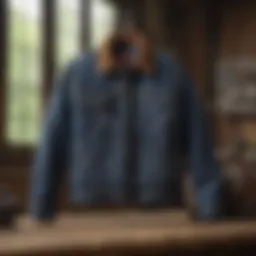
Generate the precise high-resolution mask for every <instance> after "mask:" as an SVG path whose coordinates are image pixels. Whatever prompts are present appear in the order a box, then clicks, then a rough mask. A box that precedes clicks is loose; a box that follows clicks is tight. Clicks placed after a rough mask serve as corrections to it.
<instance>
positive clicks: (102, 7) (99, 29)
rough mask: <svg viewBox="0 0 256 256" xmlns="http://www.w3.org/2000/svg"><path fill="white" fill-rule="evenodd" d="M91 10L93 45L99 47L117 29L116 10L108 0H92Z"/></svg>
mask: <svg viewBox="0 0 256 256" xmlns="http://www.w3.org/2000/svg"><path fill="white" fill-rule="evenodd" d="M91 8H92V9H91V17H92V27H91V44H92V47H97V46H98V45H99V44H100V42H101V41H102V39H104V38H105V37H107V35H109V34H110V33H111V32H112V30H113V28H114V27H115V22H116V9H115V8H114V5H112V4H110V1H106V0H92V4H91Z"/></svg>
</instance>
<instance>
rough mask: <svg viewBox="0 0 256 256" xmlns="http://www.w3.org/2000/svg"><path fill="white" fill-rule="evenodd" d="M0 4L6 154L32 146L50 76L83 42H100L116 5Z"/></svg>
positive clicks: (63, 0)
mask: <svg viewBox="0 0 256 256" xmlns="http://www.w3.org/2000/svg"><path fill="white" fill-rule="evenodd" d="M1 5H3V6H4V8H6V9H5V11H3V13H6V11H7V13H8V14H7V15H6V16H4V17H3V16H2V17H1V18H0V22H1V23H2V24H3V26H4V28H2V29H0V33H2V34H0V46H3V48H4V49H1V50H2V51H3V52H6V54H5V60H4V61H1V62H0V65H1V67H0V68H1V71H2V72H4V74H5V79H2V80H4V82H3V83H4V86H3V87H1V88H2V89H0V90H2V91H0V96H1V93H4V104H5V108H4V114H1V115H0V133H2V134H0V142H1V144H3V146H1V145H0V146H1V147H4V148H5V149H7V150H9V149H10V151H8V152H9V153H8V154H9V155H10V152H11V153H13V152H14V151H17V150H19V151H20V150H21V151H22V150H23V151H24V150H25V149H26V150H30V149H33V147H34V145H35V144H36V143H37V139H38V136H39V131H40V120H41V117H42V114H41V113H42V112H43V107H42V106H43V103H44V99H45V98H44V95H45V92H47V95H48V93H49V91H50V90H51V88H50V86H51V84H52V82H53V77H55V76H57V75H58V73H60V72H61V71H62V70H63V69H64V67H65V66H67V64H68V63H69V62H70V61H71V60H72V59H74V58H75V57H76V56H77V55H79V53H81V52H82V51H83V50H84V48H85V50H86V49H88V48H90V47H91V48H94V47H96V46H98V45H99V42H100V41H101V39H102V38H103V37H105V36H107V34H109V33H110V32H111V29H112V28H113V26H114V23H115V18H116V11H115V8H114V6H113V5H111V4H110V1H106V0H72V1H67V0H2V1H1ZM0 25H1V24H0ZM82 41H83V42H82ZM5 42H6V43H5ZM84 46H85V47H84ZM46 87H47V88H46ZM1 97H2V96H1ZM2 118H3V120H1V119H2ZM1 126H3V127H1ZM1 131H2V132H1ZM5 149H4V150H3V151H5ZM0 161H1V157H0Z"/></svg>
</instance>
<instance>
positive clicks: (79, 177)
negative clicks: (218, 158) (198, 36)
mask: <svg viewBox="0 0 256 256" xmlns="http://www.w3.org/2000/svg"><path fill="white" fill-rule="evenodd" d="M155 64H156V65H155V66H156V69H155V72H154V73H153V74H152V75H145V74H139V75H137V76H135V78H133V79H128V78H129V76H127V75H125V74H117V73H113V74H112V75H104V74H100V73H98V72H97V69H96V68H95V56H94V54H93V53H88V54H86V55H85V56H82V57H81V58H79V59H78V60H76V61H75V62H73V63H72V64H71V65H70V67H69V68H68V69H67V71H66V72H65V73H64V75H63V76H62V77H61V80H60V81H59V82H58V85H57V86H55V87H54V92H53V95H52V98H51V103H50V106H49V110H48V113H47V115H46V120H45V122H44V128H43V132H42V138H41V140H40V143H39V147H38V150H37V153H36V161H35V168H34V170H33V176H32V190H31V198H30V213H31V214H32V215H33V216H34V217H36V218H39V219H49V218H52V217H53V216H54V214H55V212H56V209H55V208H56V203H57V192H58V189H59V185H60V182H61V179H62V177H63V175H64V173H65V171H66V170H69V172H68V181H69V184H68V186H69V197H70V200H71V202H72V203H74V204H78V205H85V206H91V205H96V204H101V203H102V204H120V203H125V202H128V201H129V202H130V201H132V202H133V203H135V204H138V205H141V206H144V205H145V206H151V205H152V206H161V205H165V206H171V205H173V203H174V202H175V201H176V200H177V197H178V194H179V193H180V190H181V186H180V184H181V179H182V166H184V164H183V163H182V156H186V159H187V161H186V162H187V166H188V171H189V172H190V174H191V176H192V179H193V183H194V187H195V201H196V212H197V215H198V218H199V219H201V220H210V219H216V218H218V217H219V216H220V211H221V209H220V184H221V182H220V173H219V170H218V168H217V166H216V163H215V161H214V159H213V155H212V146H211V142H210V136H209V134H208V131H207V128H206V121H205V115H204V113H203V109H202V106H201V105H200V102H199V100H198V97H197V95H196V94H195V91H194V88H193V85H192V83H191V81H190V79H189V78H188V76H187V75H186V74H185V73H184V72H183V71H182V69H181V68H180V67H179V65H178V64H177V63H176V62H175V61H174V60H173V59H172V58H171V57H170V56H169V55H168V54H166V53H157V54H155ZM129 88H135V89H136V91H135V94H134V95H135V96H136V97H133V100H132V101H131V100H129V97H127V92H128V89H129ZM134 106H136V108H135V107H134ZM131 113H132V114H131ZM131 116H132V118H130V117H131ZM132 119H133V121H132V123H133V128H134V134H136V148H135V147H134V148H132V147H130V145H133V140H132V139H131V137H129V136H128V128H127V127H128V126H129V125H130V123H129V122H130V121H131V120H132ZM128 148H132V149H131V151H132V152H133V154H130V153H129V152H128V151H129V150H128ZM135 152H136V153H135ZM128 154H130V155H133V157H134V159H132V158H130V159H129V160H127V155H128ZM135 158H136V161H135ZM133 161H134V163H133V164H130V163H131V162H133ZM129 189H130V190H132V191H133V190H134V191H133V192H134V193H133V196H132V197H129V196H127V195H128V194H129V193H128V190H129Z"/></svg>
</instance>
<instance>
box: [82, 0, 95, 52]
mask: <svg viewBox="0 0 256 256" xmlns="http://www.w3.org/2000/svg"><path fill="white" fill-rule="evenodd" d="M80 5H81V13H80V16H79V22H80V24H81V26H80V27H81V32H80V34H81V37H80V38H81V41H80V42H81V49H82V50H83V51H85V50H86V49H88V48H89V47H90V46H91V45H90V44H91V42H90V37H91V23H92V20H91V7H92V0H80Z"/></svg>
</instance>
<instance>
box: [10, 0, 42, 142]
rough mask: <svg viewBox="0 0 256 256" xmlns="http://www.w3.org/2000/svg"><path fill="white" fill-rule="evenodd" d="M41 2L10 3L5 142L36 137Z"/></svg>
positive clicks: (28, 139) (12, 1) (27, 140)
mask: <svg viewBox="0 0 256 256" xmlns="http://www.w3.org/2000/svg"><path fill="white" fill-rule="evenodd" d="M41 9H42V8H41V1H40V0H9V20H8V29H7V31H8V39H7V41H8V44H9V47H8V60H7V81H8V83H7V88H6V91H7V94H6V139H7V141H8V142H9V143H10V144H30V143H33V142H34V141H35V140H36V138H37V130H38V123H39V122H38V121H39V120H38V117H39V111H40V105H41V97H40V85H41V84H40V82H41V60H40V59H41V50H42V45H41V42H42V40H41V33H40V27H41V22H42V13H41Z"/></svg>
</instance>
